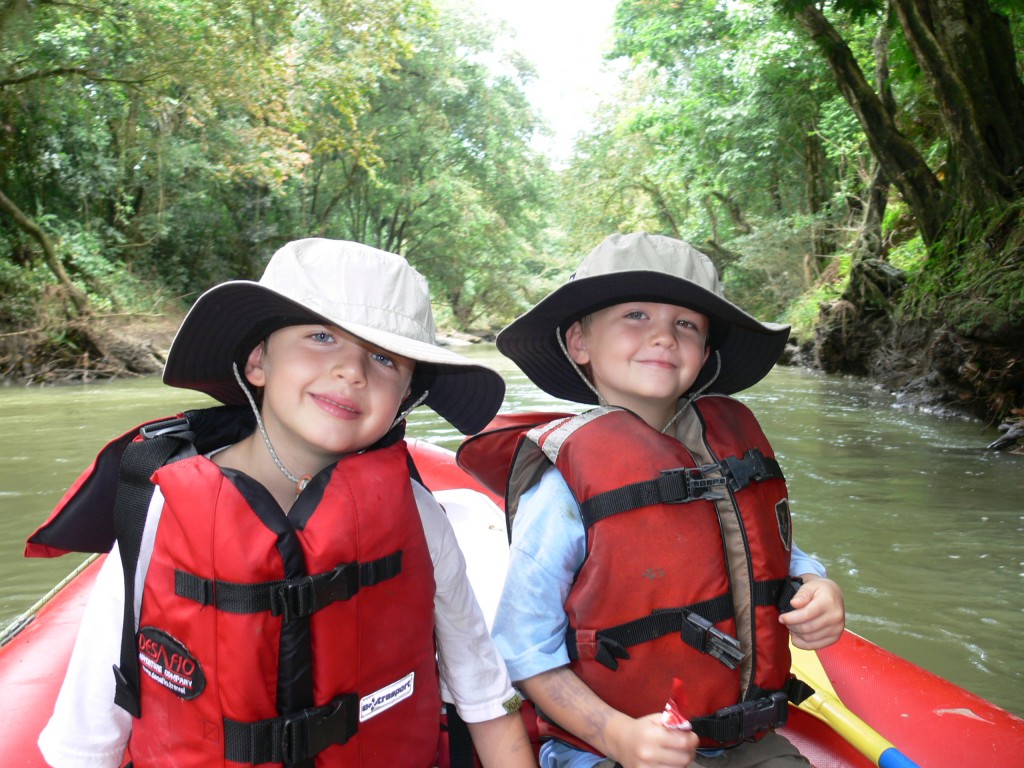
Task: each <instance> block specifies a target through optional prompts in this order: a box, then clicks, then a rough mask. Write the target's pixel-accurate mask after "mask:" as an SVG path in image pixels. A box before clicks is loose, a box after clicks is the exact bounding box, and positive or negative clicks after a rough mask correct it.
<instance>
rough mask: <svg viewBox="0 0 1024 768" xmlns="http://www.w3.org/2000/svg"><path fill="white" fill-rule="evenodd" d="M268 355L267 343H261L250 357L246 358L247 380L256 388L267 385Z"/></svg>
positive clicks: (254, 348)
mask: <svg viewBox="0 0 1024 768" xmlns="http://www.w3.org/2000/svg"><path fill="white" fill-rule="evenodd" d="M266 354H267V345H266V343H265V342H262V341H261V342H260V343H259V344H257V345H256V346H255V347H253V350H252V352H250V353H249V357H248V358H246V361H245V378H246V379H247V380H248V382H249V383H250V384H252V385H253V386H254V387H262V386H264V385H265V384H266V383H267V372H266V365H267V363H266Z"/></svg>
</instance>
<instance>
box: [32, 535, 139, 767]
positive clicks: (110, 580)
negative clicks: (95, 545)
mask: <svg viewBox="0 0 1024 768" xmlns="http://www.w3.org/2000/svg"><path fill="white" fill-rule="evenodd" d="M123 606H124V577H123V575H122V570H121V558H120V555H119V553H118V549H117V545H116V544H115V545H114V549H113V551H111V553H110V554H109V555H107V559H106V561H105V562H104V563H103V565H101V566H100V571H99V573H98V574H97V577H96V583H95V585H94V586H93V590H92V593H91V594H90V596H89V600H88V602H87V603H86V607H85V612H84V613H83V615H82V623H81V626H80V628H79V631H78V638H77V639H76V640H75V646H74V649H73V650H72V652H71V662H70V664H69V666H68V671H67V675H66V676H65V678H64V684H63V685H62V686H61V689H60V693H59V694H58V696H57V703H56V705H55V707H54V711H53V715H52V717H51V718H50V721H49V722H48V723H47V724H46V727H45V728H44V729H43V731H42V733H41V734H40V735H39V750H40V752H42V754H43V757H44V758H45V759H46V762H47V763H49V764H50V765H52V766H55V768H117V766H119V765H120V764H121V758H122V757H123V756H124V750H125V746H126V745H127V744H128V737H129V735H130V734H131V727H132V722H131V721H132V718H131V715H129V714H128V713H127V712H125V711H124V710H123V709H121V708H120V707H119V706H117V705H116V704H114V673H113V670H112V667H113V666H114V665H115V664H120V663H121V642H120V639H121V622H122V617H123Z"/></svg>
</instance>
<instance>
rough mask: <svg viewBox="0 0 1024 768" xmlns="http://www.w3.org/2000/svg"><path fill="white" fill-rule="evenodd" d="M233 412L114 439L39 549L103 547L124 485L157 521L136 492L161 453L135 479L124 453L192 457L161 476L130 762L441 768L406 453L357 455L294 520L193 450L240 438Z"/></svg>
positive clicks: (428, 593)
mask: <svg viewBox="0 0 1024 768" xmlns="http://www.w3.org/2000/svg"><path fill="white" fill-rule="evenodd" d="M235 416H236V414H235V413H234V412H232V411H230V410H229V409H222V408H217V409H210V410H209V411H198V412H191V413H190V414H186V417H187V418H183V419H176V420H170V421H167V420H163V421H159V422H154V423H153V424H151V425H148V426H149V427H152V428H154V429H156V432H155V433H151V436H152V434H158V435H163V434H164V433H167V434H170V435H173V438H164V437H161V438H160V439H158V440H152V439H151V440H144V441H142V442H138V441H135V442H131V438H130V437H129V435H130V434H131V433H129V435H126V436H123V438H121V439H119V440H118V441H114V443H112V444H111V445H110V446H108V448H107V449H105V451H104V453H103V454H102V455H101V457H99V458H98V460H97V462H96V463H95V464H94V466H93V467H91V468H90V470H88V471H87V472H86V473H85V475H83V478H81V479H80V480H79V482H78V483H76V486H75V488H73V492H69V494H68V495H67V496H66V497H65V499H63V500H62V501H61V504H60V505H59V507H58V510H57V511H56V512H55V513H54V515H53V516H52V517H51V519H50V520H49V521H48V522H47V523H46V524H44V526H42V527H41V529H40V530H39V531H37V532H36V533H35V534H33V538H32V540H31V541H30V545H29V546H30V547H35V549H36V551H41V552H45V553H46V554H53V553H59V552H60V551H62V550H65V551H66V550H74V549H79V548H81V547H84V546H91V545H92V543H93V542H89V541H85V542H83V540H82V531H85V530H86V529H87V528H88V527H89V524H90V523H92V524H93V525H97V524H98V525H99V526H100V527H103V528H104V529H105V530H110V531H111V533H104V538H105V539H106V537H107V536H112V530H113V528H112V527H111V524H110V521H109V518H110V517H111V516H112V510H111V509H110V507H111V506H114V505H113V501H112V500H113V497H114V495H115V494H114V486H116V495H117V496H118V504H117V507H118V509H119V510H123V514H122V515H121V517H122V519H124V518H127V519H129V521H130V520H131V519H132V518H135V517H138V516H140V515H141V516H144V514H145V508H146V506H147V504H148V502H143V503H140V502H139V501H131V500H130V499H131V496H132V494H131V487H132V486H133V485H137V486H139V487H140V489H141V490H142V491H143V495H144V497H145V499H146V500H148V498H149V493H148V490H147V489H145V488H142V486H144V485H145V486H148V485H149V483H148V472H150V471H152V469H151V468H150V469H149V470H148V471H145V472H142V471H139V469H138V467H139V466H140V465H141V466H145V465H146V462H147V461H149V460H150V459H148V458H147V459H146V460H144V461H139V460H137V459H135V460H132V461H131V462H129V464H134V465H135V469H133V470H132V471H130V472H126V469H125V465H124V461H127V459H125V460H124V461H122V460H121V455H122V454H123V453H125V447H126V445H128V444H129V443H131V445H132V446H139V448H140V450H143V451H145V450H147V448H146V445H147V444H148V443H153V444H154V445H159V444H160V443H168V444H169V443H170V442H171V441H173V442H176V443H178V444H179V445H181V446H182V448H183V449H187V450H185V451H184V455H185V456H187V458H179V459H177V460H171V462H170V463H168V464H165V465H164V466H161V467H160V468H159V469H158V470H157V471H156V472H155V474H153V476H152V481H153V482H154V483H155V484H156V485H158V486H159V487H160V490H161V492H162V494H163V496H164V507H163V511H162V514H161V517H160V521H159V525H158V527H157V532H156V539H155V542H154V549H153V555H152V559H151V562H150V566H149V569H148V571H147V574H146V579H145V584H144V588H143V599H142V610H141V616H140V617H139V631H138V633H137V635H136V636H135V640H136V642H137V653H130V654H128V658H129V659H130V661H129V663H130V664H132V666H135V661H136V658H137V660H138V664H137V667H138V670H139V674H138V682H137V683H133V682H132V680H131V678H132V677H133V675H131V674H129V675H128V676H127V678H126V676H125V675H124V674H123V673H122V672H121V671H120V670H119V671H118V673H119V677H118V696H119V697H121V696H122V695H123V698H119V700H118V701H119V703H122V702H127V704H122V705H123V706H125V707H126V708H127V709H129V711H132V713H133V714H134V715H135V716H136V719H134V720H133V725H132V736H131V741H130V743H129V752H130V753H131V756H132V760H133V762H134V764H135V765H140V766H147V767H148V766H160V765H168V766H170V765H173V766H195V767H197V768H198V767H199V766H210V765H244V764H265V763H271V764H278V765H280V764H282V763H283V764H286V765H303V766H310V767H312V766H314V765H315V766H317V767H318V768H320V767H322V766H341V765H345V766H348V765H374V766H375V765H403V766H404V765H409V766H431V765H434V761H435V756H436V752H437V746H438V739H439V731H440V712H441V701H440V695H439V684H438V677H437V668H436V661H435V648H434V640H433V628H434V622H433V607H434V589H435V584H434V579H433V565H432V562H431V559H430V553H429V551H428V549H427V543H426V539H425V536H424V534H423V528H422V523H421V521H420V517H419V512H418V509H417V506H416V502H415V499H414V497H413V491H412V487H411V483H410V480H409V465H408V461H409V455H408V451H407V449H406V447H405V443H404V442H402V441H401V440H399V441H398V442H395V443H393V444H391V445H388V446H386V447H381V448H377V449H374V450H371V451H366V452H364V453H362V454H357V455H351V456H347V457H345V458H343V459H342V460H341V461H339V462H338V463H337V465H335V466H334V467H329V468H327V469H325V470H323V471H322V472H321V473H319V474H318V475H317V476H316V477H314V478H313V480H312V481H311V482H310V483H309V485H308V486H307V487H306V488H305V490H304V491H303V493H302V496H301V497H300V498H299V499H298V500H297V501H296V503H295V505H294V506H293V508H292V509H291V511H290V513H289V514H288V515H285V514H284V512H283V511H282V510H281V508H280V507H279V506H278V504H277V502H276V501H275V500H274V499H273V498H272V497H271V496H270V494H269V492H267V491H266V489H264V488H263V487H262V486H260V485H259V484H258V483H256V482H255V481H253V480H252V479H251V478H248V477H247V476H245V475H243V474H241V473H238V472H234V471H232V470H230V469H222V468H220V467H218V466H217V465H215V464H214V463H213V462H211V461H209V460H208V459H206V458H204V457H202V456H199V455H196V453H195V451H196V449H199V450H200V451H205V450H209V448H211V447H214V446H220V445H224V444H227V443H230V442H232V441H233V439H234V438H235V437H237V433H236V432H235V423H236V418H235ZM250 420H251V419H250ZM186 428H191V430H194V434H193V432H192V431H190V430H188V429H186ZM238 428H239V429H241V430H242V433H243V434H244V431H245V430H246V428H247V424H246V421H245V420H244V419H243V420H242V421H241V425H240V426H239V427H238ZM249 428H251V427H249ZM225 434H229V435H230V437H231V438H232V439H229V440H226V441H225V440H223V437H224V435H225ZM182 435H186V436H187V437H183V438H182V439H180V440H178V439H177V438H178V437H180V436H182ZM193 443H194V445H195V448H192V445H193ZM211 443H212V445H211ZM161 450H163V451H164V453H163V454H160V455H171V454H172V449H171V448H167V449H161ZM180 455H181V453H178V454H177V456H180ZM118 463H121V472H120V480H119V481H118V474H117V465H118ZM143 474H145V475H146V477H145V478H143V477H142V475H143ZM149 488H150V489H151V488H152V486H149ZM126 497H127V498H128V499H129V501H124V499H125V498H126ZM140 506H141V512H140V511H139V509H140ZM116 515H117V513H114V516H116ZM136 522H137V523H138V530H139V531H140V532H139V533H138V537H139V538H141V525H142V523H143V522H144V520H137V521H136ZM129 527H131V526H129ZM107 540H109V539H107ZM118 540H119V542H121V546H122V559H123V560H125V561H126V562H133V563H134V562H135V560H136V559H137V555H136V557H135V558H132V557H130V556H125V555H124V549H125V541H126V539H122V536H121V533H118ZM100 543H101V544H102V543H103V542H100ZM107 547H108V548H109V544H107ZM133 618H134V617H133V616H131V615H127V616H126V622H132V621H133ZM129 633H130V630H129ZM130 649H131V646H129V650H130ZM124 658H125V655H123V656H122V664H121V667H122V668H124V667H125V663H124V661H123V659H124ZM132 671H134V670H132ZM132 705H133V706H132ZM133 710H134V711H133Z"/></svg>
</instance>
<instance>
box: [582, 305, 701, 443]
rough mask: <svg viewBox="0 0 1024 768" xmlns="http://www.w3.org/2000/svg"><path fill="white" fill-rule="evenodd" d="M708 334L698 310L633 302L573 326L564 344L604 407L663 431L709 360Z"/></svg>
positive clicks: (615, 306)
mask: <svg viewBox="0 0 1024 768" xmlns="http://www.w3.org/2000/svg"><path fill="white" fill-rule="evenodd" d="M708 329H709V322H708V318H707V316H706V315H703V314H701V313H700V312H697V311H696V310H693V309H688V308H686V307H680V306H676V305H674V304H659V303H657V302H648V301H633V302H626V303H623V304H616V305H614V306H611V307H607V308H605V309H601V310H598V311H597V312H594V313H592V314H591V315H589V316H588V317H587V318H585V319H584V320H583V321H577V322H575V323H573V324H572V326H571V327H570V328H569V331H568V333H567V334H566V344H567V348H568V350H569V355H570V356H571V357H572V359H573V360H574V361H575V362H576V364H577V365H580V366H588V370H589V372H590V376H591V380H592V382H593V384H594V386H595V387H596V388H597V391H598V392H600V393H601V395H602V396H603V397H604V399H605V400H606V401H607V402H608V404H610V405H617V406H621V407H623V408H628V409H629V410H631V411H633V412H634V413H636V414H637V415H638V416H640V417H641V418H642V419H644V421H646V422H647V423H648V424H650V425H651V426H652V427H654V428H656V429H661V428H662V427H664V426H665V424H666V423H668V421H669V419H671V418H672V416H673V415H674V413H675V409H676V407H677V403H678V401H679V398H680V397H681V396H682V395H683V393H684V392H686V391H687V390H688V389H690V387H691V386H692V385H693V382H694V381H695V380H696V379H697V375H698V374H699V373H700V370H701V368H702V367H703V365H704V362H705V361H706V360H707V358H708V354H709V350H708V347H707V344H706V339H707V334H708Z"/></svg>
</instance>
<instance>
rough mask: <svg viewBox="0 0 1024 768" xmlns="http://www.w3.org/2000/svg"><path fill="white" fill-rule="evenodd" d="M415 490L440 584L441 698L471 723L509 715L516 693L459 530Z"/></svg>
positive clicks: (434, 503)
mask: <svg viewBox="0 0 1024 768" xmlns="http://www.w3.org/2000/svg"><path fill="white" fill-rule="evenodd" d="M413 490H414V493H415V496H416V502H417V505H418V506H419V510H420V518H421V519H422V521H423V530H424V532H425V533H426V537H427V546H428V548H429V549H430V557H431V560H432V561H433V563H434V580H435V582H436V584H437V587H436V592H435V594H434V632H435V635H436V638H437V663H438V669H439V671H440V674H441V686H442V697H443V698H444V700H445V701H449V702H452V703H454V704H455V707H456V709H458V712H459V715H460V716H461V717H462V719H463V720H465V721H466V722H467V723H479V722H483V721H485V720H493V719H495V718H498V717H501V716H503V715H507V714H509V712H508V710H507V709H506V704H510V702H512V701H515V700H516V692H515V690H514V689H513V688H512V683H511V680H510V679H509V675H508V671H507V670H506V668H505V663H504V661H502V658H501V655H500V654H499V653H498V649H497V648H496V647H495V645H494V642H493V641H492V640H491V636H490V633H489V632H488V631H487V623H486V621H485V620H484V615H483V612H482V611H481V610H480V606H479V605H478V604H477V600H476V597H475V596H474V594H473V588H472V586H471V585H470V582H469V579H468V578H467V576H466V561H465V559H464V558H463V555H462V550H460V549H459V545H458V542H457V540H456V538H455V532H454V531H453V530H452V526H451V523H450V522H449V521H448V518H447V517H446V515H445V512H444V509H443V508H442V507H441V505H440V504H438V503H437V501H436V500H435V499H434V497H433V496H432V495H431V494H430V492H429V491H427V490H426V489H425V488H423V487H422V486H421V485H420V484H419V483H415V482H414V483H413ZM510 706H511V705H510Z"/></svg>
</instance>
